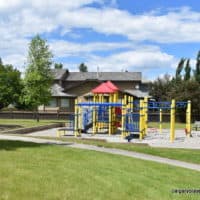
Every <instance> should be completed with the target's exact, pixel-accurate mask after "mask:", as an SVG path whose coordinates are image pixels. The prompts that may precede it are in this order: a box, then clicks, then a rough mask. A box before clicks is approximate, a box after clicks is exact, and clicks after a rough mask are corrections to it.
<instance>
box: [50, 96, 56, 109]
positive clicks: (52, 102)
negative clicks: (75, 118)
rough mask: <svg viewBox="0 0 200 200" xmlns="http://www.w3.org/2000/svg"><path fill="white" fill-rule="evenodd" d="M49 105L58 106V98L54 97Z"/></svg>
mask: <svg viewBox="0 0 200 200" xmlns="http://www.w3.org/2000/svg"><path fill="white" fill-rule="evenodd" d="M49 107H57V101H56V98H52V99H51V100H50V101H49Z"/></svg>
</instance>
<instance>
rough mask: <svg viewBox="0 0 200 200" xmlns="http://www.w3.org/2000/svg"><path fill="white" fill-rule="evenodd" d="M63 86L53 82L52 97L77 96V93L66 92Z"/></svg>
mask: <svg viewBox="0 0 200 200" xmlns="http://www.w3.org/2000/svg"><path fill="white" fill-rule="evenodd" d="M63 90H64V89H63V88H62V87H61V86H60V85H58V84H53V85H52V87H51V94H52V97H76V96H77V95H74V94H69V93H64V92H63Z"/></svg>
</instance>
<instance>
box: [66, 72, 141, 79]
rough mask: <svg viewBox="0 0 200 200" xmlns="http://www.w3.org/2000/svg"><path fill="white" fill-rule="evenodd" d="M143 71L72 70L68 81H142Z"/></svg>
mask: <svg viewBox="0 0 200 200" xmlns="http://www.w3.org/2000/svg"><path fill="white" fill-rule="evenodd" d="M141 79H142V75H141V72H98V73H97V72H70V73H69V75H68V76H67V78H66V81H85V80H100V81H107V80H111V81H141Z"/></svg>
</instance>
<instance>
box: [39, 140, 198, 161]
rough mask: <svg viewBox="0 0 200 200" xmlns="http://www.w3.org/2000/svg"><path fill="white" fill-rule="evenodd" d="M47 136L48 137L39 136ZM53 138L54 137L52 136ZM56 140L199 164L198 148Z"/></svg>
mask: <svg viewBox="0 0 200 200" xmlns="http://www.w3.org/2000/svg"><path fill="white" fill-rule="evenodd" d="M40 138H48V139H50V137H40ZM54 139H55V138H54ZM57 139H58V140H62V141H68V142H75V143H82V144H90V145H95V146H99V147H107V148H116V149H123V150H128V151H135V152H140V153H146V154H150V155H155V156H161V157H165V158H171V159H176V160H181V161H185V162H190V163H196V164H200V150H198V149H174V148H158V147H150V146H148V145H145V144H144V145H143V144H132V143H125V144H123V143H109V142H106V141H103V140H93V139H82V138H57Z"/></svg>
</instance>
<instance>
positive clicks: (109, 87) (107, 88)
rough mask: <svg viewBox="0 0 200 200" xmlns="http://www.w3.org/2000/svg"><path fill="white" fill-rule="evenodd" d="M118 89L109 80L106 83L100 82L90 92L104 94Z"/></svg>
mask: <svg viewBox="0 0 200 200" xmlns="http://www.w3.org/2000/svg"><path fill="white" fill-rule="evenodd" d="M118 90H119V89H118V88H117V87H116V86H115V85H114V84H113V83H112V82H110V81H107V82H106V83H101V84H100V85H99V86H97V87H96V88H94V89H93V90H92V93H96V94H105V93H115V92H116V91H118Z"/></svg>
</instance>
